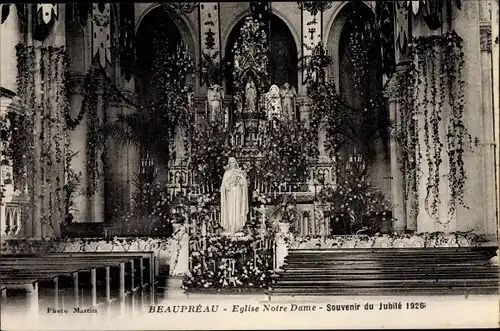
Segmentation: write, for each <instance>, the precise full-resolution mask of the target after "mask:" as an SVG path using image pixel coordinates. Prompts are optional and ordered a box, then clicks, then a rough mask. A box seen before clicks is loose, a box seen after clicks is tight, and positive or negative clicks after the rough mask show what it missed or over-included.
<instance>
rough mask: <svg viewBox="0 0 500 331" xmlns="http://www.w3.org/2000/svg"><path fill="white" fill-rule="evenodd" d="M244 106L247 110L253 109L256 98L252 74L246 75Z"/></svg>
mask: <svg viewBox="0 0 500 331" xmlns="http://www.w3.org/2000/svg"><path fill="white" fill-rule="evenodd" d="M245 100H246V102H245V108H246V111H248V112H254V111H255V102H256V100H257V90H256V88H255V82H254V81H253V78H252V76H249V77H248V81H247V84H246V85H245Z"/></svg>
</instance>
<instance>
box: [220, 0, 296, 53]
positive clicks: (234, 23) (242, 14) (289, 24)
mask: <svg viewBox="0 0 500 331" xmlns="http://www.w3.org/2000/svg"><path fill="white" fill-rule="evenodd" d="M270 13H271V14H273V15H275V16H277V17H278V18H279V19H281V20H282V21H283V22H284V23H285V24H286V25H287V27H288V30H289V31H290V33H291V34H292V36H293V39H294V40H295V47H296V48H297V52H298V53H297V55H298V56H300V51H301V50H302V47H301V38H300V35H299V33H298V32H297V30H296V29H295V27H294V26H293V24H292V22H290V20H289V19H288V18H287V16H286V15H284V14H283V13H282V12H281V11H279V10H277V9H274V8H273V9H272V10H271V11H270ZM248 14H250V9H245V10H243V11H242V12H240V13H239V14H238V15H236V16H234V19H233V20H232V21H231V23H230V24H229V25H228V27H227V29H226V31H224V33H223V35H222V39H221V45H222V47H221V48H222V58H225V56H226V48H227V43H228V41H229V36H230V35H231V34H232V33H233V30H234V29H235V28H236V27H237V25H238V24H239V23H241V21H242V20H243V19H244V18H245V17H246V16H247V15H248Z"/></svg>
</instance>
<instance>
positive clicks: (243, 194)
mask: <svg viewBox="0 0 500 331" xmlns="http://www.w3.org/2000/svg"><path fill="white" fill-rule="evenodd" d="M225 168H226V172H225V173H224V177H223V178H222V184H221V187H220V195H221V225H222V227H223V228H224V232H225V233H229V234H235V233H237V232H241V230H243V227H244V226H245V223H246V220H247V214H248V181H247V177H246V174H245V172H244V171H243V170H241V169H239V167H238V162H237V161H236V159H235V158H234V157H231V158H229V161H228V164H227V166H226V167H225Z"/></svg>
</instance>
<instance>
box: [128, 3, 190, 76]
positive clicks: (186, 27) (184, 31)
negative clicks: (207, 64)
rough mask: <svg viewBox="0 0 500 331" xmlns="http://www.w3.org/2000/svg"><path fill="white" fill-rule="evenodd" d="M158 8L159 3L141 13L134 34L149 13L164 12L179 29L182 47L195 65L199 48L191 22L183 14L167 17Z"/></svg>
mask: <svg viewBox="0 0 500 331" xmlns="http://www.w3.org/2000/svg"><path fill="white" fill-rule="evenodd" d="M159 7H162V5H161V3H154V4H152V5H150V6H149V7H147V8H146V9H145V10H144V11H143V12H142V13H141V15H140V16H139V18H138V20H137V23H136V25H135V34H136V35H137V32H138V31H139V28H140V26H141V25H142V23H143V21H144V20H147V16H148V15H149V14H151V12H153V11H154V10H164V13H165V15H168V17H169V18H170V19H171V20H172V21H173V22H174V23H175V25H176V26H177V28H178V29H179V32H180V33H181V36H182V40H183V41H184V45H186V47H187V49H188V50H189V53H190V54H191V56H192V57H193V60H195V62H196V63H199V62H200V59H199V51H200V50H199V46H198V45H197V43H196V42H195V40H197V38H196V29H195V28H194V26H193V24H192V22H191V20H190V19H189V18H188V17H187V15H186V14H184V13H182V14H181V15H169V14H168V13H167V11H166V10H165V9H162V8H159ZM196 85H198V84H196Z"/></svg>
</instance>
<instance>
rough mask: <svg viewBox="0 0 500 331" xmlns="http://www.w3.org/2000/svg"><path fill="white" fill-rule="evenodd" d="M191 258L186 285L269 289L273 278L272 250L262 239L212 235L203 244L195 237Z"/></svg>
mask: <svg viewBox="0 0 500 331" xmlns="http://www.w3.org/2000/svg"><path fill="white" fill-rule="evenodd" d="M189 260H190V264H191V268H190V270H191V272H190V274H188V275H186V276H185V278H184V280H183V288H184V289H188V290H189V289H192V288H219V289H220V288H231V287H232V288H241V287H245V288H262V289H268V287H269V284H270V283H271V281H272V274H273V271H272V269H273V262H272V261H273V260H272V250H271V249H270V248H268V247H266V245H263V243H262V241H260V240H237V239H235V238H230V237H225V236H212V237H210V238H208V239H207V240H206V243H205V246H204V245H202V244H201V243H200V239H199V238H196V237H195V238H193V239H192V242H191V249H190V257H189Z"/></svg>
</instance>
